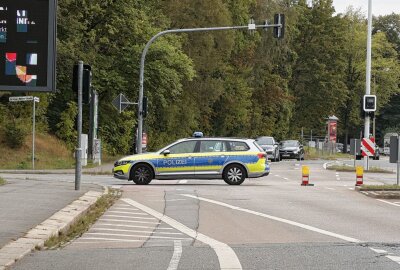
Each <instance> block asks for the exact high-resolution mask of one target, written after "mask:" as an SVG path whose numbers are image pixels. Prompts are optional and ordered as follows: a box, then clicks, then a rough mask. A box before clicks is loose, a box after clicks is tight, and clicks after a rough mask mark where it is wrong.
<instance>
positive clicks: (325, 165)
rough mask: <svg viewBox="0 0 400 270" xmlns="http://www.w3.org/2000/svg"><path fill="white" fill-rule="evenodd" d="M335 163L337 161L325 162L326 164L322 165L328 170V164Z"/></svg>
mask: <svg viewBox="0 0 400 270" xmlns="http://www.w3.org/2000/svg"><path fill="white" fill-rule="evenodd" d="M335 162H336V161H329V162H325V163H324V164H323V165H322V167H323V168H324V169H325V170H326V168H327V166H328V164H331V163H335Z"/></svg>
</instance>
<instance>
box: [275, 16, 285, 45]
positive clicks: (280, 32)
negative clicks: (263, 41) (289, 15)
mask: <svg viewBox="0 0 400 270" xmlns="http://www.w3.org/2000/svg"><path fill="white" fill-rule="evenodd" d="M274 24H280V25H282V26H281V27H279V26H275V27H274V37H275V38H278V39H281V38H283V37H284V36H285V15H284V14H275V16H274Z"/></svg>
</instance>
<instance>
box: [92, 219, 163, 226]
mask: <svg viewBox="0 0 400 270" xmlns="http://www.w3.org/2000/svg"><path fill="white" fill-rule="evenodd" d="M99 221H108V222H127V223H140V224H156V225H158V224H161V223H160V222H150V221H137V220H123V219H113V218H101V219H99Z"/></svg>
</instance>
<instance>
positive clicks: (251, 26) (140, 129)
mask: <svg viewBox="0 0 400 270" xmlns="http://www.w3.org/2000/svg"><path fill="white" fill-rule="evenodd" d="M276 16H278V17H276V18H277V19H278V23H275V24H267V23H266V24H264V25H256V24H254V23H253V21H251V23H249V24H248V25H245V26H226V27H208V28H187V29H171V30H166V31H162V32H159V33H158V34H156V35H155V36H153V37H152V38H151V39H150V40H149V41H148V42H147V44H146V46H145V47H144V49H143V52H142V57H141V60H140V75H139V76H140V78H139V82H140V86H139V100H138V135H137V142H136V145H137V153H138V154H141V153H142V135H143V91H144V85H143V84H144V64H145V60H146V54H147V51H148V50H149V48H150V45H151V44H152V43H153V42H154V41H155V40H156V39H157V38H159V37H160V36H162V35H165V34H172V33H187V32H206V31H221V30H240V29H248V30H250V31H253V30H255V29H257V28H271V27H275V28H277V29H282V28H283V20H284V16H283V15H281V14H277V15H276ZM278 32H279V34H280V33H282V35H283V31H282V32H280V31H278Z"/></svg>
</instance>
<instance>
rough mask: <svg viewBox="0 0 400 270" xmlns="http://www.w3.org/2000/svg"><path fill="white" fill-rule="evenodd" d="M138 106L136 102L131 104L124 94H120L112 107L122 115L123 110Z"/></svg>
mask: <svg viewBox="0 0 400 270" xmlns="http://www.w3.org/2000/svg"><path fill="white" fill-rule="evenodd" d="M132 104H137V103H135V102H130V101H129V100H128V99H127V98H126V97H125V96H124V95H123V94H119V95H118V96H117V97H116V98H115V99H114V100H113V101H112V105H114V107H115V108H116V109H117V110H118V112H119V113H121V112H122V111H123V110H125V109H126V108H128V107H129V105H132Z"/></svg>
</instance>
